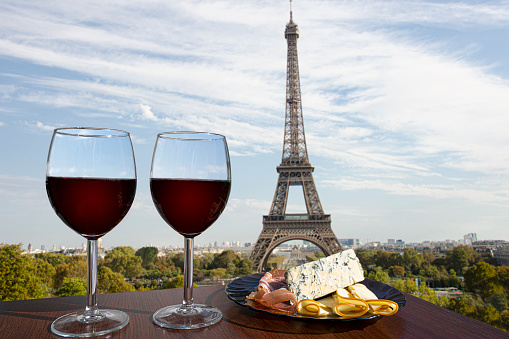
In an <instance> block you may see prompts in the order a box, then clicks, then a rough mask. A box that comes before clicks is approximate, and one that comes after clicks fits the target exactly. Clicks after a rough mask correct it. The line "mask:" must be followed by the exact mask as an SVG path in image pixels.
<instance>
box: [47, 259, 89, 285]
mask: <svg viewBox="0 0 509 339" xmlns="http://www.w3.org/2000/svg"><path fill="white" fill-rule="evenodd" d="M66 278H79V279H86V278H87V262H86V258H83V257H75V258H74V260H73V261H71V263H70V264H60V265H58V266H57V267H56V268H55V275H54V278H53V288H54V289H55V290H58V289H60V288H61V287H62V285H63V284H64V280H65V279H66Z"/></svg>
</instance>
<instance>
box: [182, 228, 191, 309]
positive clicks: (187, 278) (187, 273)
mask: <svg viewBox="0 0 509 339" xmlns="http://www.w3.org/2000/svg"><path fill="white" fill-rule="evenodd" d="M193 249H194V238H187V237H186V238H185V243H184V301H183V302H182V307H183V308H192V307H193V305H194V303H193Z"/></svg>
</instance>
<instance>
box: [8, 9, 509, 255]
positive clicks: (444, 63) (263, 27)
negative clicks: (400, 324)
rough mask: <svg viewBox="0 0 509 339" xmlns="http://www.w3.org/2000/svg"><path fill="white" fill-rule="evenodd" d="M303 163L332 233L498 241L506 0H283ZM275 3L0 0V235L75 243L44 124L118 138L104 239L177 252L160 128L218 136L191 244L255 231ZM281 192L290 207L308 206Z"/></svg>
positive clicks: (274, 75)
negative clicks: (214, 192) (202, 218)
mask: <svg viewBox="0 0 509 339" xmlns="http://www.w3.org/2000/svg"><path fill="white" fill-rule="evenodd" d="M293 15H294V21H295V22H296V23H297V24H298V25H299V30H300V38H299V40H298V52H299V66H300V76H301V88H302V105H303V114H304V124H305V131H306V138H307V146H308V152H309V155H310V161H311V163H312V164H313V165H314V166H315V172H314V178H315V182H316V185H317V188H318V193H319V195H320V199H321V202H322V205H323V207H324V210H325V212H326V213H330V214H331V215H332V227H333V230H334V232H335V233H336V235H337V236H338V238H359V239H361V240H362V241H366V240H368V239H369V240H370V241H373V240H378V241H386V240H387V239H388V238H396V239H403V240H405V241H407V242H420V241H424V240H442V239H459V238H462V237H463V235H464V234H466V233H469V232H476V233H477V235H478V237H479V238H480V239H505V240H509V228H508V227H507V226H508V224H509V180H508V179H509V152H508V146H509V132H508V131H507V129H508V127H509V114H508V113H509V112H508V111H509V2H508V1H427V2H422V1H335V0H330V1H326V0H323V1H303V0H296V1H294V2H293ZM288 21H289V4H288V1H284V0H281V1H268V0H267V1H233V0H231V1H229V0H225V1H185V2H182V1H173V0H170V1H159V0H152V1H143V2H141V1H139V2H134V1H132V2H126V1H118V0H117V1H104V0H101V1H83V2H79V3H75V2H68V1H51V0H50V1H44V2H33V1H19V0H16V1H11V0H4V1H2V2H1V3H0V155H1V159H2V161H1V162H0V242H4V243H20V242H21V243H23V244H24V245H25V246H26V245H27V244H28V243H32V245H33V246H34V247H36V248H39V247H40V245H42V244H44V245H45V246H46V247H47V248H48V247H51V246H52V245H53V244H56V245H57V246H59V245H64V246H78V245H80V244H81V243H82V242H83V239H82V238H81V237H80V236H79V235H77V234H75V233H74V232H73V231H71V230H70V229H68V228H67V227H66V226H65V225H64V224H63V223H62V222H61V221H60V220H59V219H58V217H57V216H56V214H55V213H54V212H53V210H52V209H51V206H50V204H49V202H48V199H47V196H46V191H45V186H44V179H45V166H46V157H47V152H48V148H49V143H50V140H51V134H52V130H53V128H56V127H64V126H95V127H110V128H118V129H124V130H127V131H129V132H130V133H131V136H132V139H133V143H134V149H135V155H136V161H137V168H138V191H137V196H136V198H135V202H134V205H133V207H132V209H131V211H130V212H129V213H128V215H127V217H126V218H125V219H124V221H123V222H122V223H121V224H119V226H117V228H115V229H114V230H113V231H111V232H110V233H109V234H108V235H106V236H105V237H104V239H103V243H104V245H105V246H106V247H110V246H117V245H131V246H134V247H140V246H145V245H149V244H153V245H158V246H163V245H180V244H181V243H183V241H182V239H181V237H180V236H179V235H178V234H177V233H176V232H174V231H173V230H172V229H170V227H169V226H167V225H166V224H165V223H164V221H163V220H162V219H161V218H160V217H159V215H158V214H157V212H156V210H155V208H154V206H153V203H152V200H151V197H150V191H149V171H150V161H151V156H152V150H153V146H154V142H155V138H156V135H157V133H159V132H163V131H173V130H200V131H211V132H216V133H221V134H224V135H226V137H227V139H228V142H229V147H230V152H231V161H232V193H231V195H230V201H229V203H228V206H227V208H226V210H225V212H224V213H223V215H222V216H221V218H220V219H219V220H218V221H217V222H216V224H214V225H213V226H212V227H211V228H210V229H209V230H207V231H206V232H205V233H204V234H202V235H201V236H199V237H198V238H197V239H196V243H197V244H208V243H209V242H214V241H216V240H217V241H219V242H222V241H225V240H226V241H242V242H255V241H256V239H257V237H258V235H259V234H260V232H261V229H262V215H264V214H267V213H268V212H269V209H270V204H271V202H272V198H273V195H274V190H275V188H276V181H277V172H276V166H277V165H278V164H279V163H280V161H281V151H282V141H283V127H284V126H283V125H284V107H285V78H286V74H285V72H286V40H285V39H284V28H285V24H286V23H287V22H288ZM302 201H303V198H302V193H301V192H299V191H298V190H293V189H292V191H291V192H290V204H291V206H290V207H289V209H288V212H303V211H304V204H303V202H302Z"/></svg>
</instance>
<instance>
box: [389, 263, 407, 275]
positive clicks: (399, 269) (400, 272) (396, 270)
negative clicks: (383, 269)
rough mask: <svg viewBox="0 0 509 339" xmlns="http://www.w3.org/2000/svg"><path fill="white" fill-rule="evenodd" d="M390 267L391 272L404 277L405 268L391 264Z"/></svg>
mask: <svg viewBox="0 0 509 339" xmlns="http://www.w3.org/2000/svg"><path fill="white" fill-rule="evenodd" d="M391 267H392V273H393V275H395V276H399V277H404V276H405V268H404V267H401V266H397V265H396V266H391Z"/></svg>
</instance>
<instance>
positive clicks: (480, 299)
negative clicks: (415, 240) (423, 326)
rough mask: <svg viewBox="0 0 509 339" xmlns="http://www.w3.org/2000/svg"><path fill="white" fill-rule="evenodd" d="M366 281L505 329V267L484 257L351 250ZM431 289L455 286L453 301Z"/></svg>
mask: <svg viewBox="0 0 509 339" xmlns="http://www.w3.org/2000/svg"><path fill="white" fill-rule="evenodd" d="M356 253H357V256H358V257H359V260H360V262H361V264H362V266H363V268H364V269H365V271H366V272H365V273H366V274H367V277H368V278H370V279H374V280H378V281H381V282H383V283H386V284H391V285H392V286H393V287H394V288H397V289H399V290H401V291H403V292H407V293H412V294H413V295H415V296H417V297H420V298H422V299H425V300H427V301H429V302H432V303H434V304H437V305H439V306H441V307H445V308H448V309H450V310H452V311H455V312H457V313H460V314H463V315H466V316H468V317H470V318H473V319H476V320H479V321H482V322H484V323H486V324H489V325H491V326H494V327H497V328H500V329H502V330H504V331H509V307H508V302H507V300H508V298H509V267H507V266H497V261H496V259H495V258H493V257H492V256H490V255H487V254H483V255H481V254H479V253H477V252H476V251H474V249H473V248H472V247H469V246H464V245H460V246H458V247H455V248H453V249H450V250H449V251H447V253H446V255H445V256H444V257H439V258H436V257H435V255H433V254H432V253H430V252H428V251H423V253H419V252H417V251H416V250H414V249H410V248H406V249H405V250H404V252H403V253H402V254H400V253H398V252H387V251H377V250H363V249H360V250H357V251H356ZM434 287H456V288H458V289H460V290H461V291H463V293H462V294H460V295H459V296H457V297H446V296H441V297H438V296H437V294H436V293H435V292H434V291H433V290H432V289H431V288H434Z"/></svg>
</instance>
